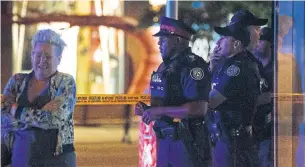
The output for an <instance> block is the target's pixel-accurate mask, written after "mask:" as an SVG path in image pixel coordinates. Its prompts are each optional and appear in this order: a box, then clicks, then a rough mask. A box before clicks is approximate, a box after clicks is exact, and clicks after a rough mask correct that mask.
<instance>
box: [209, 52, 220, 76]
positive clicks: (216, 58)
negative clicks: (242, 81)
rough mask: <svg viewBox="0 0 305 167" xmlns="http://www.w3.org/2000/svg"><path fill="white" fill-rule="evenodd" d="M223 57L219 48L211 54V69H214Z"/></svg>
mask: <svg viewBox="0 0 305 167" xmlns="http://www.w3.org/2000/svg"><path fill="white" fill-rule="evenodd" d="M220 59H221V55H220V54H219V53H218V52H217V50H216V51H215V50H214V52H213V53H212V54H211V57H210V62H211V63H210V69H211V70H212V71H213V70H214V68H215V67H216V66H217V64H218V63H219V60H220Z"/></svg>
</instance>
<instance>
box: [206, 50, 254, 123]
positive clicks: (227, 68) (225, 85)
mask: <svg viewBox="0 0 305 167" xmlns="http://www.w3.org/2000/svg"><path fill="white" fill-rule="evenodd" d="M259 79H260V78H259V74H258V68H257V66H256V64H255V63H253V61H252V60H251V59H250V58H249V57H248V56H247V53H246V52H240V53H238V54H237V55H235V56H233V57H231V58H229V59H227V60H226V62H225V63H224V64H223V66H222V68H220V69H219V70H218V71H216V72H215V73H214V74H213V77H212V89H215V90H217V91H218V92H220V93H221V94H222V95H223V96H225V97H226V98H227V100H226V101H224V102H223V103H222V104H220V105H218V106H217V107H216V108H215V109H216V110H218V111H221V112H220V113H221V114H222V115H223V116H222V117H223V119H224V121H225V122H228V123H233V124H240V123H245V124H248V123H250V122H251V120H252V117H253V114H254V108H255V105H256V102H257V98H258V95H259V94H260V83H259V82H260V81H259Z"/></svg>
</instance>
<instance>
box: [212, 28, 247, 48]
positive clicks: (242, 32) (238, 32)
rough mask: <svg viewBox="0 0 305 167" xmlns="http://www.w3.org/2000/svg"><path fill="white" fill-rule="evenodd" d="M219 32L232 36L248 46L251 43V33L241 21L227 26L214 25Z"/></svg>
mask: <svg viewBox="0 0 305 167" xmlns="http://www.w3.org/2000/svg"><path fill="white" fill-rule="evenodd" d="M214 30H215V32H216V33H217V34H219V35H223V36H231V37H233V38H235V39H236V40H239V41H241V43H242V44H243V45H244V46H245V47H247V46H248V45H249V44H250V34H249V32H248V31H247V30H246V29H245V27H244V26H243V25H241V24H240V23H230V24H229V25H227V26H225V27H214Z"/></svg>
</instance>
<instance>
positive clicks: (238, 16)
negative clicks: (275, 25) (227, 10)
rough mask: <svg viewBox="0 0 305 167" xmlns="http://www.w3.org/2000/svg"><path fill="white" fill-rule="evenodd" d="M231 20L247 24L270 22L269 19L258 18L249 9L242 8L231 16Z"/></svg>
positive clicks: (259, 24)
mask: <svg viewBox="0 0 305 167" xmlns="http://www.w3.org/2000/svg"><path fill="white" fill-rule="evenodd" d="M231 22H234V23H236V22H240V23H242V24H244V25H246V26H249V25H254V26H263V25H266V24H267V23H268V19H263V18H258V17H256V16H254V14H253V13H251V12H250V11H249V10H247V9H241V10H239V11H237V12H236V13H234V15H233V17H232V18H231Z"/></svg>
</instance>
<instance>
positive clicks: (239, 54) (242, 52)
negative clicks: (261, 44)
mask: <svg viewBox="0 0 305 167" xmlns="http://www.w3.org/2000/svg"><path fill="white" fill-rule="evenodd" d="M245 54H247V51H245V50H244V51H241V52H239V53H237V54H235V55H234V56H232V57H229V58H228V59H227V60H235V59H238V58H240V57H242V56H245Z"/></svg>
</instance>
